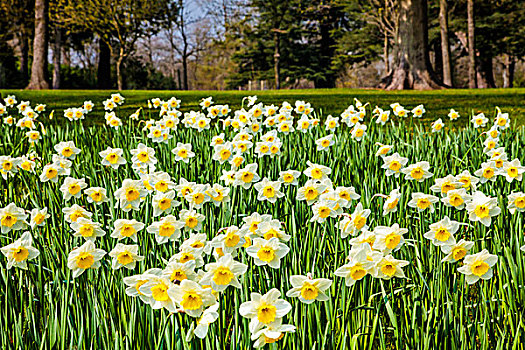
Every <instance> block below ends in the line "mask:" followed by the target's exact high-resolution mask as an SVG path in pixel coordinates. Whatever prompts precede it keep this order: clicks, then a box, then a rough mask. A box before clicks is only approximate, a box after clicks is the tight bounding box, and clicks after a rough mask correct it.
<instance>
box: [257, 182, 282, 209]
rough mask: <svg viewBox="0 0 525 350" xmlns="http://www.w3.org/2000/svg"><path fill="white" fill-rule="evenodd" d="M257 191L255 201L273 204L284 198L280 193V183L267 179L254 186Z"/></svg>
mask: <svg viewBox="0 0 525 350" xmlns="http://www.w3.org/2000/svg"><path fill="white" fill-rule="evenodd" d="M254 188H255V189H256V190H257V192H258V194H257V199H258V200H260V201H265V200H266V201H268V202H270V203H275V202H276V201H277V199H279V198H281V197H284V193H283V192H281V191H280V190H281V183H280V182H279V181H270V180H269V179H268V178H266V177H265V178H263V179H262V180H261V181H260V182H258V183H256V184H255V185H254Z"/></svg>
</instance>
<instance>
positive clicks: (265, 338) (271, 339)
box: [251, 318, 295, 349]
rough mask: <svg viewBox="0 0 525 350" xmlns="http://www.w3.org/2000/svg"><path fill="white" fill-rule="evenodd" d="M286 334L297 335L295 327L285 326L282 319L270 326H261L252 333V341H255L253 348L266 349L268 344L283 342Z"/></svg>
mask: <svg viewBox="0 0 525 350" xmlns="http://www.w3.org/2000/svg"><path fill="white" fill-rule="evenodd" d="M286 333H295V326H293V325H291V324H283V321H282V318H279V319H277V320H276V321H274V322H271V323H269V324H267V325H266V324H261V325H260V326H259V327H257V328H256V329H254V330H253V331H252V337H251V338H252V340H255V343H253V347H254V348H256V349H259V348H262V347H264V346H265V345H266V344H274V343H276V342H278V341H279V340H281V339H282V338H283V337H284V335H285V334H286Z"/></svg>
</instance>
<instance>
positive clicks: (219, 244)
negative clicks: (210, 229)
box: [210, 226, 246, 255]
mask: <svg viewBox="0 0 525 350" xmlns="http://www.w3.org/2000/svg"><path fill="white" fill-rule="evenodd" d="M244 243H246V238H245V237H244V234H243V232H242V231H241V230H239V228H238V227H237V226H230V227H227V228H225V229H223V231H221V233H220V234H218V235H217V236H215V237H214V238H213V240H212V241H211V243H210V246H211V247H213V248H219V249H221V250H222V252H223V253H225V254H232V255H235V252H236V251H237V249H240V248H241V247H242V246H243V245H244Z"/></svg>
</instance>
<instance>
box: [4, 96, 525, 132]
mask: <svg viewBox="0 0 525 350" xmlns="http://www.w3.org/2000/svg"><path fill="white" fill-rule="evenodd" d="M111 92H112V91H103V90H58V91H57V90H44V91H28V90H0V94H1V95H2V97H5V96H6V95H8V94H15V95H16V96H18V97H19V101H20V100H30V101H34V102H35V103H46V104H47V105H48V110H56V113H58V114H60V115H61V113H62V111H63V110H64V109H66V108H69V107H78V106H81V105H82V103H83V102H84V101H85V100H92V101H93V102H94V103H95V104H96V109H95V110H94V111H93V113H91V114H90V120H91V121H94V120H95V121H100V120H102V117H103V116H104V110H103V107H102V101H103V100H105V99H106V98H108V96H109V95H110V94H111ZM122 94H123V95H124V97H126V104H125V105H124V107H122V108H121V112H122V115H123V116H128V115H130V114H131V113H133V112H135V110H136V109H137V108H139V107H144V108H146V107H147V103H146V101H147V100H148V99H151V98H155V97H159V98H161V99H169V98H170V97H172V96H175V97H177V98H179V99H181V100H182V107H181V111H183V112H187V111H189V110H199V109H200V106H199V102H200V100H201V99H202V98H205V97H208V96H213V97H214V101H215V103H217V104H229V105H230V107H231V108H232V110H234V109H238V108H240V106H241V99H242V97H244V96H248V95H257V96H259V99H260V100H261V101H263V102H264V103H266V104H272V103H273V104H276V105H277V104H280V103H281V102H282V101H288V102H290V103H292V104H293V103H294V102H295V100H306V101H308V102H310V103H311V104H312V106H313V107H314V108H315V109H316V110H317V111H318V112H322V114H323V115H325V116H326V115H328V114H332V115H334V116H338V115H339V114H340V113H341V112H342V111H343V110H344V109H346V108H347V107H348V106H349V105H350V104H353V102H354V101H353V99H354V98H357V99H359V100H361V101H362V102H363V103H365V102H370V104H371V105H372V107H373V106H376V105H377V106H379V107H381V108H383V109H385V108H388V106H389V105H390V104H391V103H394V102H399V103H401V104H402V105H403V106H405V107H406V108H410V109H411V108H413V107H415V106H417V105H419V104H421V103H423V104H424V105H425V108H426V109H427V113H426V114H425V116H424V118H423V121H433V120H436V119H438V118H443V119H445V118H447V114H448V112H449V110H450V108H454V109H455V110H456V111H458V112H459V113H460V114H461V116H462V119H461V120H462V121H463V122H465V121H466V120H468V117H469V116H471V115H472V113H479V112H484V113H485V114H486V115H487V116H492V115H493V113H494V108H495V106H499V107H500V108H501V109H502V110H503V111H504V112H508V113H509V114H510V116H511V117H512V118H513V119H514V120H515V121H516V122H517V123H518V124H520V125H523V124H525V104H524V101H525V89H523V88H520V89H474V90H457V89H456V90H437V91H382V90H365V89H317V90H280V91H279V90H265V91H178V90H177V91H151V90H150V91H142V90H129V91H123V92H122Z"/></svg>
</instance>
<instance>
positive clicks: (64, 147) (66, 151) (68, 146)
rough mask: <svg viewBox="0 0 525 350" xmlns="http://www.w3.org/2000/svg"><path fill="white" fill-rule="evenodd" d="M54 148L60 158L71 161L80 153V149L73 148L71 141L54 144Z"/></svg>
mask: <svg viewBox="0 0 525 350" xmlns="http://www.w3.org/2000/svg"><path fill="white" fill-rule="evenodd" d="M54 148H55V151H57V153H58V154H59V155H60V156H62V157H64V158H67V159H71V160H72V159H75V157H76V156H77V155H78V154H79V153H80V149H79V148H77V147H75V143H74V142H73V141H65V142H60V143H58V144H56V145H55V147H54Z"/></svg>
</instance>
